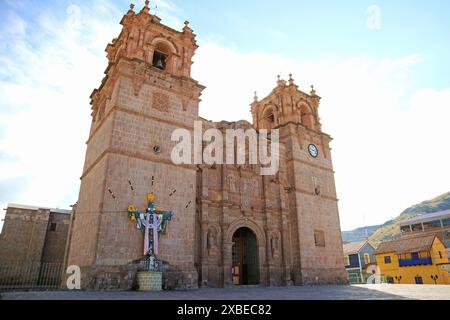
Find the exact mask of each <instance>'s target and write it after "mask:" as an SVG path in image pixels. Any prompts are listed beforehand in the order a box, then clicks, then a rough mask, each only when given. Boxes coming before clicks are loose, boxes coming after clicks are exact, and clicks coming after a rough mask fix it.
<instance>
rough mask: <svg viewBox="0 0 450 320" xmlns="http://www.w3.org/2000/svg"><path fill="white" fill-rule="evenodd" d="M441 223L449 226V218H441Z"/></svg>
mask: <svg viewBox="0 0 450 320" xmlns="http://www.w3.org/2000/svg"><path fill="white" fill-rule="evenodd" d="M442 224H443V225H444V227H447V226H450V218H447V219H444V220H442Z"/></svg>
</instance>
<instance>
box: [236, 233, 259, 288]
mask: <svg viewBox="0 0 450 320" xmlns="http://www.w3.org/2000/svg"><path fill="white" fill-rule="evenodd" d="M257 251H258V246H257V242H256V236H255V234H254V233H253V232H252V231H251V230H250V229H247V228H241V229H239V230H238V231H236V232H235V234H234V235H233V247H232V258H233V265H232V279H233V285H253V284H258V282H259V267H258V252H257Z"/></svg>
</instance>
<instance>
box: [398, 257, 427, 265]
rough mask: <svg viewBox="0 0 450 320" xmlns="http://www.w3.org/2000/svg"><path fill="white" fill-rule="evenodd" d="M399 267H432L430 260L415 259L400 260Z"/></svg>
mask: <svg viewBox="0 0 450 320" xmlns="http://www.w3.org/2000/svg"><path fill="white" fill-rule="evenodd" d="M399 264H400V267H411V266H427V265H432V264H433V262H432V261H431V258H417V259H400V260H399Z"/></svg>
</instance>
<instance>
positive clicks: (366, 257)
mask: <svg viewBox="0 0 450 320" xmlns="http://www.w3.org/2000/svg"><path fill="white" fill-rule="evenodd" d="M364 263H365V264H369V263H370V255H369V254H368V253H364Z"/></svg>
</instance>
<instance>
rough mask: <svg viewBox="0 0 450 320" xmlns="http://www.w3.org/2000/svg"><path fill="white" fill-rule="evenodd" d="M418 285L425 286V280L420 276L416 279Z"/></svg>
mask: <svg viewBox="0 0 450 320" xmlns="http://www.w3.org/2000/svg"><path fill="white" fill-rule="evenodd" d="M416 284H423V279H422V277H420V276H417V277H416Z"/></svg>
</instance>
